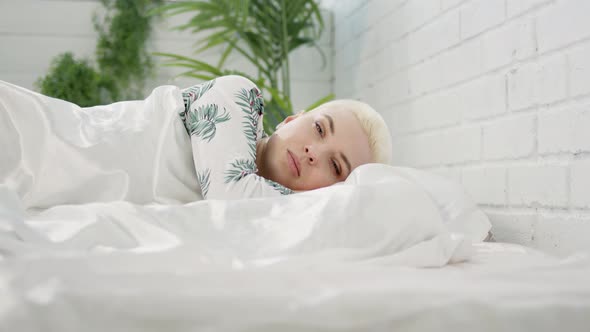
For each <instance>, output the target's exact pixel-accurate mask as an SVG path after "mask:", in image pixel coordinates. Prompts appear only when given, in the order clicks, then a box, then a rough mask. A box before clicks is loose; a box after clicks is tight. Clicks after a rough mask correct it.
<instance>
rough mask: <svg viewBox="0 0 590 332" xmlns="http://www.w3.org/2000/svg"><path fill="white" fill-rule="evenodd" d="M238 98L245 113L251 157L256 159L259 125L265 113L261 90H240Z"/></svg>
mask: <svg viewBox="0 0 590 332" xmlns="http://www.w3.org/2000/svg"><path fill="white" fill-rule="evenodd" d="M236 97H237V98H238V101H236V104H237V105H238V106H240V108H241V109H242V112H243V113H244V118H243V120H242V125H243V131H244V135H245V136H246V140H247V141H248V147H249V148H250V157H251V158H252V159H256V142H257V141H258V123H259V122H260V117H261V116H262V114H263V113H264V101H263V99H262V94H261V93H260V90H258V89H256V88H252V89H250V90H246V89H243V88H242V90H240V91H239V92H238V93H237V94H236Z"/></svg>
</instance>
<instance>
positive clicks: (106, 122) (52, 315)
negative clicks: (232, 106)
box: [0, 82, 590, 332]
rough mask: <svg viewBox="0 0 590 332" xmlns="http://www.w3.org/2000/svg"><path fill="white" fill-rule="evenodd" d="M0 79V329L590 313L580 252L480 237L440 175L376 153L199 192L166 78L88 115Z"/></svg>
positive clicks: (432, 320) (345, 325)
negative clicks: (564, 254)
mask: <svg viewBox="0 0 590 332" xmlns="http://www.w3.org/2000/svg"><path fill="white" fill-rule="evenodd" d="M0 83H2V84H0V97H2V98H0V120H2V122H0V124H1V125H3V127H2V129H3V130H0V140H1V142H2V143H5V142H12V141H14V142H12V143H14V145H11V146H10V148H9V149H7V151H8V153H6V154H3V155H0V160H1V161H2V163H1V164H0V166H2V167H1V168H0V178H1V179H2V181H1V182H0V331H60V332H68V331H72V332H73V331H76V332H78V331H104V330H108V331H125V332H127V331H194V330H198V331H265V330H267V331H301V330H304V329H305V330H313V331H353V330H354V331H366V330H387V331H389V330H392V329H395V330H399V331H425V330H437V331H439V330H451V329H459V330H460V331H463V330H467V329H473V330H475V329H477V330H478V331H486V330H489V331H496V330H513V327H514V326H518V329H521V330H527V331H528V330H532V331H553V330H555V329H557V328H563V327H564V326H565V327H568V328H569V330H572V331H577V330H579V331H587V327H588V326H590V321H589V319H590V282H588V280H590V263H589V260H588V258H587V257H570V258H569V259H568V260H557V259H554V258H550V257H546V256H544V255H542V254H540V253H537V252H533V251H531V250H527V249H525V248H522V247H518V246H508V245H501V244H482V243H478V242H480V241H481V239H483V238H484V237H485V235H486V234H487V232H488V230H489V227H490V225H489V222H488V220H487V217H486V216H485V215H484V214H483V213H482V212H481V211H480V210H479V209H477V208H476V206H475V205H474V204H472V202H470V201H469V200H468V199H467V198H466V197H464V196H463V194H461V193H459V191H460V190H459V189H460V188H459V189H457V187H456V186H451V185H448V184H446V183H445V182H444V181H442V180H440V179H436V178H433V177H431V176H426V175H424V174H422V173H420V172H419V171H416V170H411V169H405V168H397V167H391V166H386V165H375V164H373V165H364V166H361V167H359V168H357V169H356V170H354V171H353V173H352V174H351V176H349V178H348V179H347V180H346V181H345V182H344V183H340V184H337V185H335V186H332V187H329V188H323V189H319V190H314V191H309V192H304V193H297V194H293V195H289V196H281V197H272V198H259V199H244V200H233V201H224V200H205V201H203V200H199V199H200V198H201V197H200V194H199V192H198V190H197V189H195V188H193V187H191V186H190V185H187V183H188V184H190V183H192V182H191V181H193V180H195V176H194V169H193V168H192V167H193V165H192V161H191V160H190V159H191V155H190V153H191V152H190V149H188V146H189V144H188V141H187V137H186V132H185V130H184V128H183V127H182V124H181V122H180V121H173V120H172V119H174V118H173V117H174V116H176V113H177V112H176V111H175V109H176V108H178V107H182V105H180V104H179V102H178V100H180V99H179V96H178V95H175V93H176V92H173V91H177V89H176V90H175V89H172V88H170V89H168V88H166V87H164V88H158V89H156V90H155V91H154V93H153V94H152V95H151V96H150V97H148V98H147V99H146V100H145V101H136V102H126V103H120V104H114V105H110V106H108V107H109V110H108V112H107V109H106V108H105V107H97V108H95V109H92V110H87V111H91V112H96V114H94V116H90V115H89V113H80V114H78V113H77V112H76V110H74V109H72V107H73V106H72V105H71V104H67V103H65V102H61V101H58V100H54V99H50V98H47V97H44V96H40V95H37V94H34V93H33V92H30V91H28V90H25V89H22V88H19V87H16V86H13V85H10V84H7V83H3V82H0ZM173 100H176V102H175V103H174V102H172V101H173ZM170 105H171V106H170ZM60 107H62V108H61V109H60ZM165 107H172V108H174V109H172V110H167V109H165ZM113 108H114V109H113ZM48 109H49V110H50V111H49V112H47V110H48ZM57 109H59V110H61V111H63V112H65V113H63V114H65V115H63V116H62V115H61V114H60V113H59V112H56V110H57ZM78 111H79V110H78ZM117 114H118V115H117ZM86 116H88V117H86ZM150 116H154V118H151V120H149V119H148V118H149V117H150ZM77 117H82V118H83V119H82V118H79V119H78V120H80V121H78V122H76V125H71V126H68V125H67V121H68V119H69V120H72V119H76V118H77ZM84 117H86V118H84ZM39 118H41V121H39ZM7 119H10V121H8V120H7ZM27 119H35V121H31V125H28V122H27ZM100 119H102V120H100ZM125 119H126V120H125ZM144 120H145V121H146V122H142V121H144ZM176 120H177V119H176ZM154 121H156V122H159V123H160V126H156V127H154V128H151V129H149V125H148V124H149V123H153V122H154ZM34 123H41V124H42V125H40V126H39V127H36V126H35V125H33V124H34ZM51 124H53V125H51ZM133 124H137V126H134V125H133ZM142 124H144V125H145V126H143V127H142ZM120 126H124V128H123V129H122V128H121V127H120ZM146 126H147V127H146ZM142 128H143V129H145V130H146V131H145V132H144V131H143V129H142ZM146 128H147V129H146ZM4 129H5V130H4ZM99 129H100V130H102V131H101V132H100V133H98V132H97V130H99ZM135 129H137V130H135ZM139 129H141V130H139ZM148 129H149V130H148ZM82 138H83V139H82ZM89 139H92V140H93V144H94V145H93V146H98V147H100V148H97V149H86V148H85V146H86V145H85V144H86V143H88V140H89ZM11 140H12V141H11ZM146 142H148V143H149V144H145V143H146ZM165 142H167V143H166V144H164V143H165ZM174 142H176V143H178V144H176V143H174ZM181 143H182V144H181ZM185 143H187V145H186V146H187V149H184V148H181V146H183V144H185ZM120 144H122V145H120ZM138 144H139V145H138ZM167 144H169V146H170V147H171V148H167V149H164V148H162V147H163V146H164V145H167ZM13 146H14V147H18V148H15V149H12V147H13ZM134 146H135V150H133V148H134ZM111 149H114V150H117V149H119V150H117V151H118V152H117V153H116V154H115V156H112V155H109V151H111ZM122 151H134V153H133V154H130V153H128V152H127V154H125V153H123V152H122ZM57 152H59V153H60V155H61V156H65V157H64V158H65V159H55V158H54V155H52V154H54V153H57ZM137 158H140V159H142V161H143V162H142V163H138V159H137ZM178 160H180V161H181V162H180V163H179V162H178ZM113 162H114V164H113ZM138 165H143V167H144V168H142V169H136V168H134V167H139V166H138ZM85 167H86V168H85ZM27 179H28V180H27ZM85 179H86V180H88V179H92V181H90V180H89V181H86V180H85ZM97 179H98V180H97ZM119 180H121V181H119ZM191 201H193V202H191ZM64 202H67V203H68V204H64ZM186 202H191V203H186ZM72 203H74V204H72ZM184 203H186V204H184ZM472 242H475V244H473V243H472ZM566 324H567V325H566Z"/></svg>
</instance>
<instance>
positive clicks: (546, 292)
mask: <svg viewBox="0 0 590 332" xmlns="http://www.w3.org/2000/svg"><path fill="white" fill-rule="evenodd" d="M473 251H474V252H473V255H472V258H471V259H470V260H469V261H466V262H462V263H456V264H449V265H446V266H444V267H442V268H413V267H403V266H392V265H390V264H388V263H387V262H386V261H383V262H377V263H376V262H373V263H371V264H367V263H366V261H358V262H340V263H337V264H314V263H313V262H310V261H309V260H306V261H296V260H295V261H292V260H291V261H285V262H279V263H274V264H260V265H259V266H244V265H242V264H240V262H238V261H236V262H233V264H231V265H225V264H222V265H215V264H212V263H211V262H206V261H203V260H201V259H200V258H199V255H191V254H190V253H189V252H187V251H178V250H170V251H166V252H160V253H150V254H142V255H138V254H131V253H126V252H119V253H112V254H109V255H90V256H89V255H81V256H76V255H63V256H55V257H52V258H47V257H44V258H43V257H35V256H29V257H27V258H26V259H19V260H15V261H9V262H6V261H5V262H4V264H3V265H2V270H0V271H1V274H0V275H1V276H2V283H1V285H2V288H1V292H2V296H1V298H2V300H1V301H0V303H2V305H1V306H0V312H1V319H0V330H2V331H23V332H24V331H62V332H67V331H72V332H73V331H105V330H108V331H127V332H132V331H304V330H309V331H469V330H477V331H501V330H507V331H556V330H562V331H588V326H589V323H590V282H589V281H590V278H589V276H590V263H589V261H588V258H587V257H586V256H583V255H579V256H572V257H569V258H566V259H557V258H553V257H549V256H546V255H544V254H542V253H540V252H537V251H535V250H532V249H528V248H525V247H522V246H519V245H513V244H503V243H480V244H475V245H473Z"/></svg>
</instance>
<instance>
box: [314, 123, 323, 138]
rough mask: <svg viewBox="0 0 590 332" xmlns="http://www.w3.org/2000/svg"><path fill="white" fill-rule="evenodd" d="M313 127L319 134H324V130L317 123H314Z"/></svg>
mask: <svg viewBox="0 0 590 332" xmlns="http://www.w3.org/2000/svg"><path fill="white" fill-rule="evenodd" d="M315 129H316V130H317V131H318V133H319V134H320V136H322V137H323V136H324V130H323V129H322V126H320V124H319V123H317V122H316V123H315Z"/></svg>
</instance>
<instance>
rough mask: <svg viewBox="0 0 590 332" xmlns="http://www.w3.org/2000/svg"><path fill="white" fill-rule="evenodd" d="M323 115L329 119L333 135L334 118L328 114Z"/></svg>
mask: <svg viewBox="0 0 590 332" xmlns="http://www.w3.org/2000/svg"><path fill="white" fill-rule="evenodd" d="M323 115H324V116H325V117H326V119H328V122H329V123H330V132H332V135H334V118H332V116H330V115H328V114H323Z"/></svg>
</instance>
